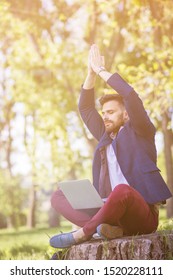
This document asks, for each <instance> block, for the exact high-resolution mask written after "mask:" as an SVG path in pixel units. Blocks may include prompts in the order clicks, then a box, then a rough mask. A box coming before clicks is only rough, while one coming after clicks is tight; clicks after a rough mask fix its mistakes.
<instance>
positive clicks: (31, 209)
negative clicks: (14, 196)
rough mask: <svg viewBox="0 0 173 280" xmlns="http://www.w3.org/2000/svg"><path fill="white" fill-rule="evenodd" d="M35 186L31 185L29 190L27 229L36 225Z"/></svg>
mask: <svg viewBox="0 0 173 280" xmlns="http://www.w3.org/2000/svg"><path fill="white" fill-rule="evenodd" d="M35 188H36V186H35V185H32V187H31V189H30V201H29V213H28V217H27V227H29V228H34V227H35V224H36V220H35V210H36V189H35Z"/></svg>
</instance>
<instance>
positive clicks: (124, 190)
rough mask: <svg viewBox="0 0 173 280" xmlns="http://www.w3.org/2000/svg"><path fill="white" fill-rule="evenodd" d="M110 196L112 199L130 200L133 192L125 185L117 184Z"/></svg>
mask: <svg viewBox="0 0 173 280" xmlns="http://www.w3.org/2000/svg"><path fill="white" fill-rule="evenodd" d="M112 195H113V197H114V196H119V197H121V198H130V197H133V196H134V190H133V188H132V187H131V186H129V185H127V184H119V185H117V186H116V187H115V188H114V190H113V192H112Z"/></svg>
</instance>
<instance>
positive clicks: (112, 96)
mask: <svg viewBox="0 0 173 280" xmlns="http://www.w3.org/2000/svg"><path fill="white" fill-rule="evenodd" d="M112 100H116V101H118V102H119V103H120V104H121V105H123V106H124V101H123V98H122V96H121V95H119V94H116V93H114V94H105V95H103V96H102V97H101V98H100V99H99V102H100V105H101V106H103V104H105V103H106V102H108V101H112Z"/></svg>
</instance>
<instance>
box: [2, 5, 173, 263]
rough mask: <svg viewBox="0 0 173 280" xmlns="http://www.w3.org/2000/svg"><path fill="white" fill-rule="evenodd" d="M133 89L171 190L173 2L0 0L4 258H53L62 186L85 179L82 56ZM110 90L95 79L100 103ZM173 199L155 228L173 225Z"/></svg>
mask: <svg viewBox="0 0 173 280" xmlns="http://www.w3.org/2000/svg"><path fill="white" fill-rule="evenodd" d="M92 43H97V44H98V45H99V47H100V49H101V52H102V55H104V56H105V61H106V68H107V69H108V70H109V71H111V72H112V73H113V72H115V71H118V72H119V73H120V74H121V75H122V76H123V77H124V78H125V79H126V80H127V81H128V82H129V83H130V84H131V85H133V87H134V88H135V90H136V91H137V92H138V93H139V95H140V97H141V99H142V100H143V101H144V104H145V108H146V110H147V112H148V113H149V115H150V117H151V119H152V121H153V123H154V124H155V126H156V128H157V135H156V144H157V151H158V167H159V168H160V169H161V173H162V176H163V177H164V179H165V181H166V182H167V184H168V186H169V188H170V190H171V191H172V192H173V131H172V127H173V1H172V0H141V1H140V0H108V1H106V0H105V1H104V0H88V1H85V0H32V1H30V0H0V259H24V258H28V259H44V258H45V259H47V258H48V259H49V257H50V255H51V253H52V249H51V248H50V247H49V236H51V235H52V234H55V233H56V232H59V231H68V230H70V229H71V227H72V226H73V225H71V224H70V223H68V222H67V221H65V220H64V219H63V218H62V217H60V216H59V215H58V214H56V213H54V211H53V209H51V205H50V197H51V194H52V192H53V191H54V190H55V189H56V187H57V185H56V183H57V182H58V181H63V180H69V179H79V178H89V179H91V180H92V177H91V176H92V175H91V165H92V156H93V152H94V147H95V145H96V142H95V140H94V139H93V138H92V136H91V135H90V133H89V132H88V131H87V129H86V128H85V126H84V125H83V123H82V121H81V119H80V116H79V113H78V108H77V104H78V99H79V93H80V88H81V85H82V83H83V81H84V79H85V76H86V74H87V55H88V50H89V47H90V45H91V44H92ZM109 91H110V89H109V88H108V87H107V85H106V84H105V83H103V81H101V80H99V79H98V80H97V83H96V97H97V98H98V97H99V96H101V95H102V94H103V93H106V92H109ZM172 217H173V199H170V200H168V202H167V205H166V206H163V207H162V209H161V216H160V225H159V228H160V229H162V228H173V223H172Z"/></svg>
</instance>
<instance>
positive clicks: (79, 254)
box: [64, 231, 173, 260]
mask: <svg viewBox="0 0 173 280" xmlns="http://www.w3.org/2000/svg"><path fill="white" fill-rule="evenodd" d="M64 259H66V260H168V259H173V231H160V232H156V233H152V234H146V235H138V236H126V237H122V238H119V239H112V240H103V239H91V240H90V241H87V242H85V243H82V244H79V245H74V246H72V247H71V248H69V249H68V250H67V251H66V253H65V254H64Z"/></svg>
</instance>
